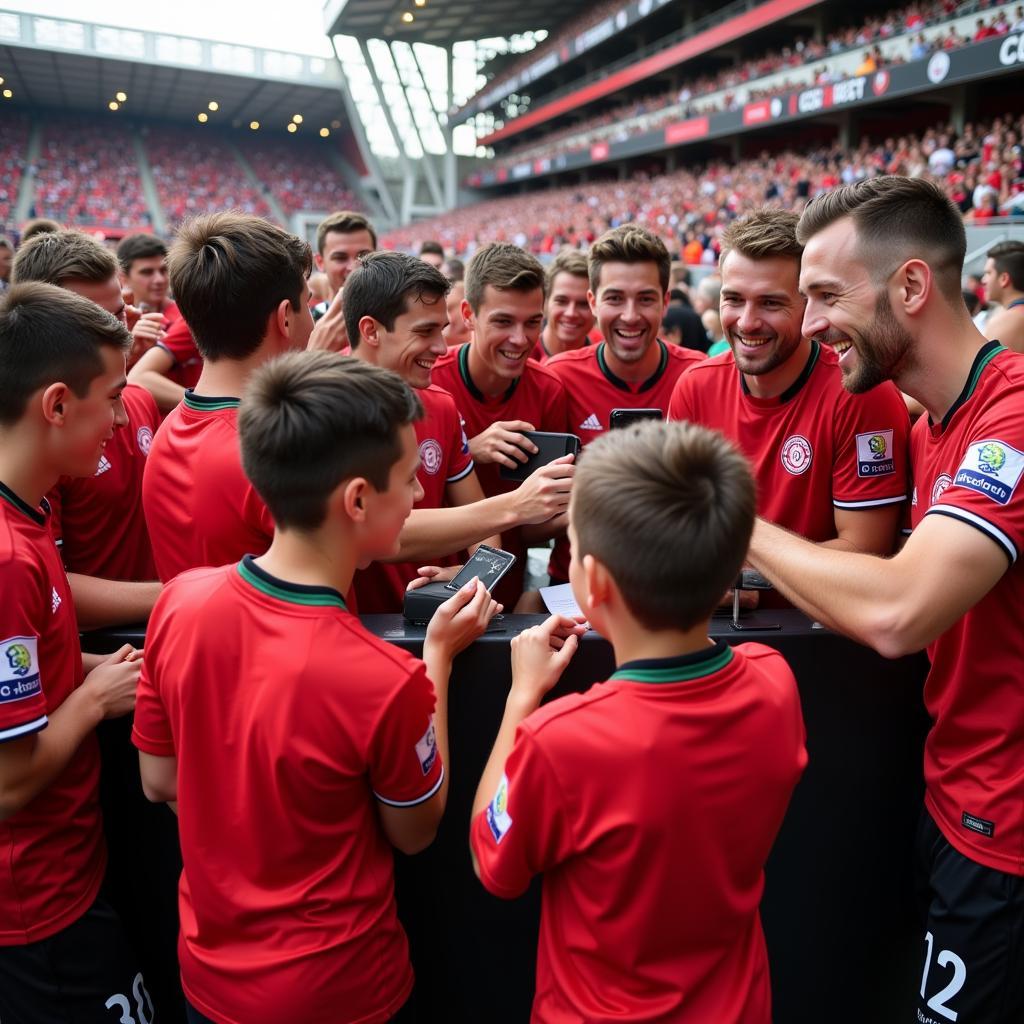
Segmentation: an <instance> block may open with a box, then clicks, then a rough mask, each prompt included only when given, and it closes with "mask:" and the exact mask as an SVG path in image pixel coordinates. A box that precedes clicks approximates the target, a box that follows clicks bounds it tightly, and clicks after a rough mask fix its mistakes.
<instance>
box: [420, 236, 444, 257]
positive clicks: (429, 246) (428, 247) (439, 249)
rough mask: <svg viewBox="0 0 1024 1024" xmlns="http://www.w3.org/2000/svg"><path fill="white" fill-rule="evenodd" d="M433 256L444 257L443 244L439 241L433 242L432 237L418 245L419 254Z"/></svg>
mask: <svg viewBox="0 0 1024 1024" xmlns="http://www.w3.org/2000/svg"><path fill="white" fill-rule="evenodd" d="M428 253H429V254H431V255H433V256H440V257H441V258H442V259H444V246H443V245H441V243H440V242H435V241H433V240H432V239H428V240H427V241H426V242H424V243H423V244H422V245H421V246H420V255H421V256H425V255H427V254H428Z"/></svg>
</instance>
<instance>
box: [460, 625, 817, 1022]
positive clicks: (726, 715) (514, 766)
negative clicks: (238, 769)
mask: <svg viewBox="0 0 1024 1024" xmlns="http://www.w3.org/2000/svg"><path fill="white" fill-rule="evenodd" d="M806 763H807V754H806V751H805V749H804V728H803V719H802V717H801V713H800V699H799V696H798V694H797V688H796V681H795V679H794V678H793V673H792V672H791V671H790V669H789V666H788V665H787V664H786V662H785V660H784V659H783V658H782V656H781V655H780V654H778V652H776V651H773V650H771V649H769V648H767V647H763V646H761V645H760V644H744V645H742V646H740V647H737V648H730V647H726V646H725V645H724V644H722V643H718V644H715V645H714V646H712V647H709V648H707V649H706V650H704V651H699V652H696V653H695V654H690V655H686V656H683V657H677V658H660V659H656V660H651V661H635V662H631V663H629V664H626V665H623V666H622V667H621V668H619V670H618V671H617V672H615V674H614V675H613V676H612V677H611V679H610V680H609V681H608V682H606V683H601V684H598V685H596V686H593V687H591V689H590V690H588V691H587V692H586V693H585V694H574V695H572V696H569V697H563V698H562V699H560V700H556V701H553V702H552V703H550V704H548V705H545V706H544V707H542V708H540V709H539V710H538V711H535V712H534V713H533V714H532V715H530V716H529V718H527V719H526V721H525V722H523V724H522V725H521V726H520V727H519V729H518V731H517V733H516V739H515V746H514V747H513V750H512V753H511V754H510V755H509V758H508V761H507V762H506V765H505V774H504V776H503V777H502V780H501V783H500V785H499V787H498V791H497V793H496V794H495V797H494V800H493V801H492V802H491V804H490V805H489V806H488V807H487V808H486V809H485V810H484V811H483V812H481V813H480V814H478V815H477V817H476V818H475V819H474V821H473V823H472V827H471V829H470V841H471V843H472V847H473V850H474V852H475V854H476V857H477V861H478V863H479V865H480V877H481V880H482V881H483V883H484V885H485V886H486V887H487V889H488V890H490V891H491V892H492V893H494V894H495V895H497V896H502V897H505V898H512V897H515V896H518V895H520V894H521V893H522V892H523V891H524V890H525V889H526V887H527V885H528V884H529V882H530V879H531V878H532V877H533V876H534V875H537V874H543V875H544V882H543V897H542V909H541V923H540V943H539V948H538V951H537V989H536V995H535V998H534V1004H533V1014H532V1017H531V1020H532V1021H534V1022H535V1024H555V1022H557V1024H569V1022H574V1024H575V1022H578V1024H600V1022H603V1021H624V1020H630V1021H672V1022H673V1024H691V1022H692V1024H709V1022H712V1021H713V1022H714V1024H734V1022H735V1024H739V1022H741V1021H742V1022H743V1024H769V1021H770V1020H771V992H770V986H769V978H768V959H767V955H766V952H765V943H764V936H763V934H762V931H761V922H760V917H759V914H758V905H759V903H760V900H761V893H762V891H763V889H764V870H763V869H764V863H765V861H766V860H767V858H768V853H769V851H770V850H771V847H772V843H773V842H774V841H775V836H776V834H777V833H778V830H779V827H780V826H781V824H782V819H783V816H784V815H785V812H786V806H787V804H788V803H789V798H790V794H791V793H792V791H793V787H794V786H795V785H796V783H797V780H798V779H799V777H800V774H801V772H802V771H803V769H804V766H805V765H806ZM667 780H673V781H672V784H671V785H669V784H667Z"/></svg>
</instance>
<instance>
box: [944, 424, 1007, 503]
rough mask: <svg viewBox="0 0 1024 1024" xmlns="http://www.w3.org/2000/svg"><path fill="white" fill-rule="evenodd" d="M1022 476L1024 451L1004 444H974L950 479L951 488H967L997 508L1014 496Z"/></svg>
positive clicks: (994, 441)
mask: <svg viewBox="0 0 1024 1024" xmlns="http://www.w3.org/2000/svg"><path fill="white" fill-rule="evenodd" d="M1022 474H1024V452H1019V451H1017V449H1016V448H1014V447H1013V446H1012V445H1008V444H1006V442H1005V441H998V440H995V439H991V440H985V441H976V442H975V443H974V444H972V445H971V446H970V447H969V448H968V449H967V453H966V454H965V455H964V460H963V462H961V463H960V468H959V469H958V470H957V471H956V476H954V477H953V486H954V487H967V488H969V489H970V490H972V491H977V492H978V493H979V494H984V495H985V497H986V498H991V499H992V500H993V501H994V502H997V503H998V504H1000V505H1005V504H1007V503H1008V502H1009V500H1010V499H1011V498H1012V497H1013V492H1014V491H1015V490H1016V489H1017V484H1019V483H1020V478H1021V475H1022Z"/></svg>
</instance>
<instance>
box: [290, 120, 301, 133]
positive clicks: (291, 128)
mask: <svg viewBox="0 0 1024 1024" xmlns="http://www.w3.org/2000/svg"><path fill="white" fill-rule="evenodd" d="M298 130H299V126H298V125H297V124H295V123H294V122H292V123H291V124H290V125H288V131H290V132H292V133H293V134H294V133H295V132H297V131H298Z"/></svg>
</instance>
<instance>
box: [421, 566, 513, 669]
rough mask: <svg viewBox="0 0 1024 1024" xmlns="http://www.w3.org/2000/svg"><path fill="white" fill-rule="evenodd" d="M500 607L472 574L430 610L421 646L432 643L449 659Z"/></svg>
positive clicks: (475, 635) (470, 641)
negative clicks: (434, 608)
mask: <svg viewBox="0 0 1024 1024" xmlns="http://www.w3.org/2000/svg"><path fill="white" fill-rule="evenodd" d="M501 608H502V606H501V605H500V604H498V603H497V602H496V601H495V600H493V599H492V597H491V595H490V593H489V592H488V590H487V588H486V587H485V586H484V585H483V584H482V583H481V582H480V580H479V579H477V578H476V577H475V576H474V577H473V579H471V580H470V581H469V582H468V583H467V584H466V585H465V586H464V587H463V588H462V589H461V590H457V591H456V592H455V593H454V594H452V596H451V597H450V598H448V600H447V601H445V603H444V604H443V605H441V607H440V608H438V609H437V611H436V612H434V617H433V618H432V619H431V620H430V625H428V626H427V635H426V639H425V640H424V641H423V646H424V647H426V646H427V645H430V646H433V647H436V648H437V649H438V653H439V654H441V655H442V656H443V657H445V658H447V659H448V660H451V659H452V658H454V657H455V655H456V654H458V653H459V652H460V651H464V650H465V649H466V648H467V647H468V646H469V645H470V644H471V643H472V642H473V641H474V640H476V639H477V638H478V637H480V636H482V635H483V632H484V630H485V629H486V628H487V624H488V623H489V622H490V621H491V619H493V618H494V616H495V615H497V614H498V612H500V611H501ZM424 660H426V658H425V656H424Z"/></svg>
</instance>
